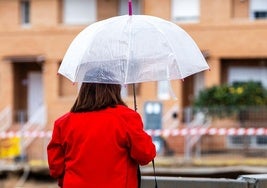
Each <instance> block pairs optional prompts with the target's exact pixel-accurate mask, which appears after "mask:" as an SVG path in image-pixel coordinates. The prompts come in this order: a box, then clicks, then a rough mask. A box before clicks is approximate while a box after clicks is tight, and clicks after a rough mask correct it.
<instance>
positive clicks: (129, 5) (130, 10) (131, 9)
mask: <svg viewBox="0 0 267 188" xmlns="http://www.w3.org/2000/svg"><path fill="white" fill-rule="evenodd" d="M128 11H129V16H132V14H133V7H132V0H129V1H128Z"/></svg>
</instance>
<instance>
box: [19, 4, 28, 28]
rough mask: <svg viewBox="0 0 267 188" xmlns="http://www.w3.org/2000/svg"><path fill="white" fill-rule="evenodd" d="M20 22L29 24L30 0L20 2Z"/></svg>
mask: <svg viewBox="0 0 267 188" xmlns="http://www.w3.org/2000/svg"><path fill="white" fill-rule="evenodd" d="M20 13H21V24H23V25H27V24H30V2H29V1H28V0H23V1H21V2H20Z"/></svg>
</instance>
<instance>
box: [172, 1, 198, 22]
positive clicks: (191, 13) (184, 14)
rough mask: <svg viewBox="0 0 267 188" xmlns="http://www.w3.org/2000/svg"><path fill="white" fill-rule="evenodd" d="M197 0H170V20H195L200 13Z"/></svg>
mask: <svg viewBox="0 0 267 188" xmlns="http://www.w3.org/2000/svg"><path fill="white" fill-rule="evenodd" d="M199 9H200V4H199V0H172V7H171V11H172V20H173V21H177V22H197V21H198V20H199V14H200V10H199Z"/></svg>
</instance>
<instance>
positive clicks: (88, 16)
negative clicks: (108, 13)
mask: <svg viewBox="0 0 267 188" xmlns="http://www.w3.org/2000/svg"><path fill="white" fill-rule="evenodd" d="M94 21H96V0H63V23H65V24H70V25H80V24H89V23H90V22H94Z"/></svg>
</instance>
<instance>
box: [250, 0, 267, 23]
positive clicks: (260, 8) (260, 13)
mask: <svg viewBox="0 0 267 188" xmlns="http://www.w3.org/2000/svg"><path fill="white" fill-rule="evenodd" d="M250 18H251V19H253V20H257V19H267V1H266V0H251V1H250Z"/></svg>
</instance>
